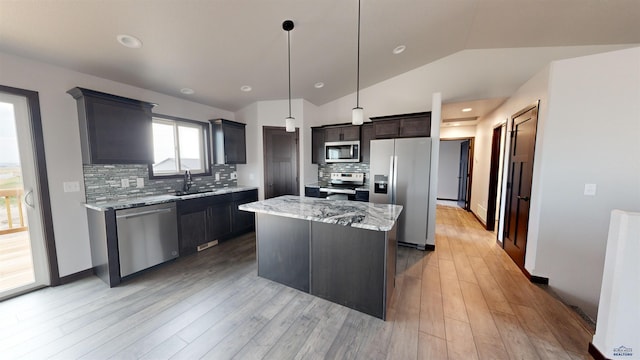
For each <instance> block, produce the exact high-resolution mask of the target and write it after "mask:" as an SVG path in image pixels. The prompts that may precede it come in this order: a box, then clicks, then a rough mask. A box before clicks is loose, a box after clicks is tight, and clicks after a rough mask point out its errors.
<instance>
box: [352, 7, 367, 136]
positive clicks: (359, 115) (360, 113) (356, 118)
mask: <svg viewBox="0 0 640 360" xmlns="http://www.w3.org/2000/svg"><path fill="white" fill-rule="evenodd" d="M351 123H352V124H353V125H362V124H363V123H364V110H363V109H362V108H361V107H360V0H358V60H357V66H356V107H354V108H353V110H352V112H351Z"/></svg>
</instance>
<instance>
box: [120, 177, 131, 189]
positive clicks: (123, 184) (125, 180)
mask: <svg viewBox="0 0 640 360" xmlns="http://www.w3.org/2000/svg"><path fill="white" fill-rule="evenodd" d="M120 184H121V185H122V187H123V188H128V187H129V179H121V180H120Z"/></svg>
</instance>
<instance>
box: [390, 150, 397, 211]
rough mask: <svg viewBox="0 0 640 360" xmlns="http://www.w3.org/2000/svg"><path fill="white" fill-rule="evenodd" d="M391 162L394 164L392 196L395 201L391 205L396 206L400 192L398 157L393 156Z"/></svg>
mask: <svg viewBox="0 0 640 360" xmlns="http://www.w3.org/2000/svg"><path fill="white" fill-rule="evenodd" d="M391 161H392V163H393V183H392V185H391V186H392V187H391V194H392V195H391V196H392V197H393V198H392V200H393V201H392V202H391V203H392V204H394V205H395V204H396V201H397V194H396V192H397V191H398V157H397V156H392V157H391Z"/></svg>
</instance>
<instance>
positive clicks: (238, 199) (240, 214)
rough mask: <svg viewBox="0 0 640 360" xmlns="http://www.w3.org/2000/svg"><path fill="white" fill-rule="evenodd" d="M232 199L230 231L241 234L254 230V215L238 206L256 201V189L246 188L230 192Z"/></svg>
mask: <svg viewBox="0 0 640 360" xmlns="http://www.w3.org/2000/svg"><path fill="white" fill-rule="evenodd" d="M232 199H233V217H232V221H231V224H232V232H233V235H234V236H237V235H242V234H244V233H247V232H251V231H253V230H255V226H256V216H255V214H254V213H252V212H249V211H242V210H239V209H238V206H240V205H242V204H247V203H250V202H254V201H258V190H247V191H241V192H236V193H233V194H232Z"/></svg>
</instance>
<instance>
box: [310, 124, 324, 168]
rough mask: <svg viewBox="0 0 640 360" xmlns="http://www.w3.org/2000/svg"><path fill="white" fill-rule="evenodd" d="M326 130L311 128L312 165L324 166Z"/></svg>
mask: <svg viewBox="0 0 640 360" xmlns="http://www.w3.org/2000/svg"><path fill="white" fill-rule="evenodd" d="M325 133H326V131H325V128H323V127H312V128H311V163H312V164H324V137H325Z"/></svg>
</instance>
